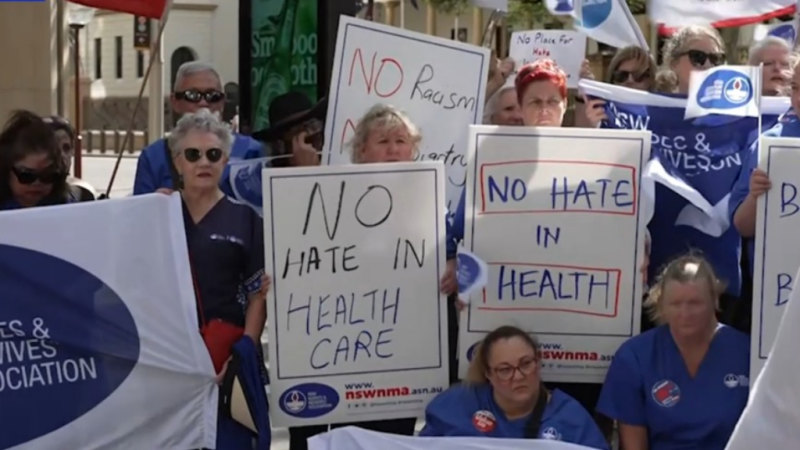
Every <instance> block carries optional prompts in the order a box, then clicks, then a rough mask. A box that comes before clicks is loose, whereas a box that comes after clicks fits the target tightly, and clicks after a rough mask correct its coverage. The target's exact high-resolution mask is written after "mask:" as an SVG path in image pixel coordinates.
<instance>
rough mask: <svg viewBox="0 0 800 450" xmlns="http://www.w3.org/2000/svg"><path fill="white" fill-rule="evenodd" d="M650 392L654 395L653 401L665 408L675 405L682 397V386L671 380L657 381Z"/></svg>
mask: <svg viewBox="0 0 800 450" xmlns="http://www.w3.org/2000/svg"><path fill="white" fill-rule="evenodd" d="M650 392H651V394H652V395H653V401H655V402H656V403H657V404H658V405H659V406H663V407H665V408H671V407H673V406H675V405H676V404H677V403H678V401H680V399H681V388H680V387H678V385H677V384H675V382H673V381H671V380H661V381H659V382H657V383H656V384H654V385H653V389H652V390H651V391H650Z"/></svg>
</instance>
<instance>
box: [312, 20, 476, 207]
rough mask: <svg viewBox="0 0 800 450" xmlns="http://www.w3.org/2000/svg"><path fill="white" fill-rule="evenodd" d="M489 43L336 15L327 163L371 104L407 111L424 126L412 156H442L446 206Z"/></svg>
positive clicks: (340, 152)
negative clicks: (472, 42) (465, 41)
mask: <svg viewBox="0 0 800 450" xmlns="http://www.w3.org/2000/svg"><path fill="white" fill-rule="evenodd" d="M489 61H490V59H489V49H486V48H482V47H475V46H472V45H467V44H463V43H460V42H457V41H451V40H445V39H441V38H436V37H433V36H428V35H426V34H421V33H415V32H411V31H405V30H402V29H399V28H395V27H390V26H386V25H380V24H376V23H373V22H367V21H363V20H359V19H354V18H350V17H342V18H341V19H340V20H339V34H338V36H337V39H336V57H335V58H334V63H333V71H332V74H333V75H332V79H331V88H330V94H329V99H330V101H329V103H328V116H327V120H326V123H325V148H324V150H323V151H324V152H325V154H326V155H325V157H324V158H323V161H324V162H325V163H326V164H343V163H348V162H350V149H349V147H348V143H349V141H350V140H351V139H352V137H353V132H354V130H355V126H356V124H357V122H358V120H359V119H360V118H361V116H363V115H364V113H365V112H367V110H368V109H369V108H371V107H372V106H373V105H375V104H376V103H388V104H392V105H394V106H396V107H398V108H400V109H401V110H403V111H405V112H406V113H407V114H408V115H409V117H410V118H411V120H412V121H413V122H414V124H416V125H417V127H419V129H420V131H421V133H422V145H421V148H420V152H419V154H418V155H417V160H420V161H428V160H436V161H442V162H443V163H444V165H445V168H446V172H447V206H448V210H449V211H450V212H454V211H455V208H456V205H458V200H459V198H460V195H461V189H462V188H463V186H464V172H465V170H466V167H467V161H466V159H465V158H464V148H466V145H467V135H466V133H465V132H464V131H465V129H466V127H467V126H468V125H469V124H475V123H481V120H482V117H483V105H484V103H485V99H484V97H485V91H486V85H485V83H486V77H487V74H488V70H489Z"/></svg>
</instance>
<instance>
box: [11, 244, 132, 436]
mask: <svg viewBox="0 0 800 450" xmlns="http://www.w3.org/2000/svg"><path fill="white" fill-rule="evenodd" d="M0 293H2V300H1V301H0V405H2V407H0V424H2V429H3V432H2V433H0V448H8V447H13V446H15V445H18V444H22V443H25V442H28V441H30V440H33V439H36V438H38V437H40V436H44V435H46V434H48V433H50V432H52V431H54V430H56V429H58V428H61V427H63V426H65V425H67V424H69V423H70V422H73V421H75V420H76V419H78V418H79V417H81V416H83V415H84V414H86V413H87V412H88V411H90V410H92V409H93V408H94V407H96V406H97V405H98V404H100V403H101V402H102V401H103V400H105V399H106V398H108V397H109V396H110V395H111V394H112V393H113V392H114V391H115V390H116V389H117V388H118V387H119V386H120V385H121V384H122V382H123V381H125V379H126V378H127V377H128V376H129V375H130V373H131V371H132V370H133V368H134V366H135V365H136V362H137V361H138V359H139V335H138V332H137V329H136V323H135V322H134V320H133V317H132V316H131V313H130V311H128V308H127V307H126V306H125V302H123V300H122V299H121V298H120V297H119V296H118V295H117V294H116V293H115V292H114V291H113V290H112V289H111V288H110V287H108V286H107V285H105V284H104V283H103V282H102V281H101V280H99V279H98V278H97V277H95V276H94V275H92V274H91V273H89V272H87V271H86V270H84V269H82V268H80V267H78V266H76V265H74V264H72V263H70V262H67V261H64V260H62V259H59V258H56V257H54V256H52V255H48V254H45V253H40V252H37V251H34V250H29V249H25V248H21V247H15V246H10V245H2V244H0Z"/></svg>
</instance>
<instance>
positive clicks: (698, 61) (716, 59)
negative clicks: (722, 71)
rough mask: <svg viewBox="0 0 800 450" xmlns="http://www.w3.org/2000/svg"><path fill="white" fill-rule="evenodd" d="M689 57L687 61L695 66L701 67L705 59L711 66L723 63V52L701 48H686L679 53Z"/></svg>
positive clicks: (704, 63)
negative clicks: (706, 50) (712, 51)
mask: <svg viewBox="0 0 800 450" xmlns="http://www.w3.org/2000/svg"><path fill="white" fill-rule="evenodd" d="M683 55H686V56H688V57H689V62H690V63H692V65H693V66H695V67H703V66H705V65H706V61H708V62H710V63H711V65H712V66H720V65H722V64H725V53H707V52H704V51H702V50H687V51H685V52H683V53H682V54H681V56H683Z"/></svg>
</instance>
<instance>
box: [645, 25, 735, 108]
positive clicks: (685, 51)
mask: <svg viewBox="0 0 800 450" xmlns="http://www.w3.org/2000/svg"><path fill="white" fill-rule="evenodd" d="M722 64H725V44H724V43H723V42H722V37H721V36H720V35H719V32H717V30H716V29H714V28H711V27H708V26H702V25H689V26H686V27H683V28H681V29H680V30H678V31H677V32H676V33H675V34H674V35H672V37H671V38H670V39H669V40H668V41H667V42H666V44H664V65H663V67H664V69H663V71H662V72H661V73H659V74H658V79H657V84H658V85H659V86H658V90H660V91H663V92H666V93H677V94H683V95H686V94H688V93H689V78H690V77H691V74H692V72H693V71H695V70H707V69H710V68H712V67H716V66H720V65H722Z"/></svg>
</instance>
